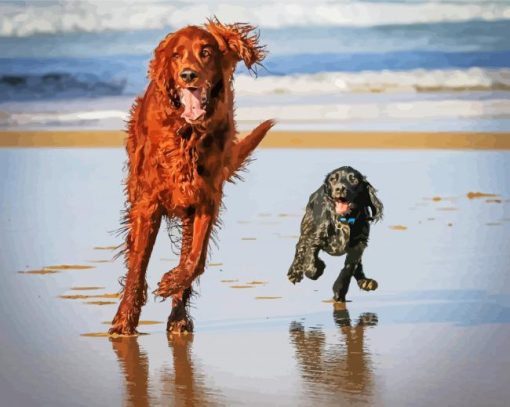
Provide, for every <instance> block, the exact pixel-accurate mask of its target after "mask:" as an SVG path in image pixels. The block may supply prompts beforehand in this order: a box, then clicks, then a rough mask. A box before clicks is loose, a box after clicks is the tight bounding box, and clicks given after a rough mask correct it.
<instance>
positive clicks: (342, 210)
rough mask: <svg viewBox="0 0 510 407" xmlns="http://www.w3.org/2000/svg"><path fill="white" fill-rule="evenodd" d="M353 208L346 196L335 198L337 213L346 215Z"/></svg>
mask: <svg viewBox="0 0 510 407" xmlns="http://www.w3.org/2000/svg"><path fill="white" fill-rule="evenodd" d="M350 210H351V205H350V203H349V202H348V201H347V200H346V199H345V198H336V199H335V212H336V214H337V215H345V214H346V213H348V212H349V211H350Z"/></svg>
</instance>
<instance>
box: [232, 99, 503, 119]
mask: <svg viewBox="0 0 510 407" xmlns="http://www.w3.org/2000/svg"><path fill="white" fill-rule="evenodd" d="M495 117H498V118H504V117H510V100H507V99H492V100H486V101H472V100H441V101H436V100H435V101H413V102H394V103H360V104H347V103H344V104H322V105H272V106H260V107H250V108H238V109H237V111H236V118H237V120H239V121H241V122H243V121H250V122H252V121H253V122H258V121H262V120H267V119H268V118H275V119H276V120H278V121H281V122H342V121H352V120H388V119H433V118H438V119H444V118H456V119H458V118H495Z"/></svg>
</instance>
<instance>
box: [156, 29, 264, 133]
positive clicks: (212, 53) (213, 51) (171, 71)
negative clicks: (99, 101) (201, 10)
mask: <svg viewBox="0 0 510 407" xmlns="http://www.w3.org/2000/svg"><path fill="white" fill-rule="evenodd" d="M253 30H254V27H252V26H250V25H247V24H232V25H223V24H221V23H220V22H219V21H218V20H216V19H215V20H209V21H208V23H207V24H206V26H205V28H201V27H196V26H189V27H186V28H183V29H181V30H179V31H176V32H175V33H172V34H169V35H168V36H167V37H166V38H165V39H164V40H163V41H161V43H160V44H159V45H158V47H157V48H156V50H155V51H154V58H153V59H152V61H151V63H150V67H149V78H150V79H151V80H152V81H154V82H155V83H156V85H157V87H158V89H159V90H160V91H161V92H164V93H165V94H166V95H168V98H169V100H170V103H171V105H172V106H173V107H174V108H176V109H179V108H181V107H182V108H183V112H182V114H181V117H183V118H184V119H185V120H186V121H187V122H188V123H191V124H194V123H198V122H200V121H202V120H203V119H204V118H205V117H206V116H207V115H208V114H209V113H210V112H211V110H212V107H211V106H212V103H211V102H212V101H213V100H214V99H215V98H217V97H218V96H219V95H220V94H221V92H222V91H223V89H224V87H225V86H228V83H229V82H230V80H231V79H232V75H233V73H234V70H235V67H236V65H237V62H239V61H241V60H242V61H244V63H245V64H246V67H247V68H248V69H253V67H254V65H255V64H258V63H260V62H261V61H262V59H263V58H264V56H265V52H264V49H263V47H261V46H259V45H258V36H257V35H256V34H252V32H253Z"/></svg>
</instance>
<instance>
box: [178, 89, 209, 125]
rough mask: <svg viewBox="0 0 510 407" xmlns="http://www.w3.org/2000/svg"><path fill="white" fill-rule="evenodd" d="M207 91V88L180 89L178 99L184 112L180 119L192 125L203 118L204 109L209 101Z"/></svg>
mask: <svg viewBox="0 0 510 407" xmlns="http://www.w3.org/2000/svg"><path fill="white" fill-rule="evenodd" d="M208 93H209V91H208V89H207V88H205V87H202V88H196V87H189V88H181V89H180V92H179V97H180V99H181V104H182V106H183V107H184V112H183V113H182V114H181V117H182V118H184V120H186V121H187V122H188V123H194V122H196V121H198V120H200V119H202V118H203V117H204V116H205V113H206V111H205V109H206V108H207V102H208V99H209V95H208Z"/></svg>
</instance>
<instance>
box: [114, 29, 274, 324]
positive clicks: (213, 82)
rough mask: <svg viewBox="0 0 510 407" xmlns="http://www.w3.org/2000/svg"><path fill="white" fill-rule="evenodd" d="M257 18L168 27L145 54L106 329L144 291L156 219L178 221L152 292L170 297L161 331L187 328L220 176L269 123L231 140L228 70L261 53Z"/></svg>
mask: <svg viewBox="0 0 510 407" xmlns="http://www.w3.org/2000/svg"><path fill="white" fill-rule="evenodd" d="M253 30H254V27H252V26H250V25H247V24H233V25H223V24H221V23H219V22H218V21H217V20H210V21H208V23H207V24H206V25H205V27H204V28H201V27H196V26H189V27H186V28H183V29H181V30H179V31H177V32H175V33H173V34H169V35H168V36H167V37H166V38H165V39H164V40H163V41H162V42H161V43H160V44H159V46H158V47H157V48H156V50H155V52H154V58H153V60H152V61H151V63H150V68H149V79H150V83H149V86H148V88H147V90H146V92H145V95H144V96H143V97H141V98H138V99H137V100H136V103H135V105H134V107H133V109H132V112H131V120H130V122H129V129H128V133H129V135H128V138H127V147H126V149H127V153H128V170H129V173H128V177H127V182H126V190H127V200H128V209H127V211H126V217H125V224H126V229H127V238H126V247H125V261H126V266H127V269H128V271H127V275H126V278H125V283H124V284H125V285H124V291H123V295H122V300H121V302H120V305H119V309H118V311H117V314H116V315H115V318H114V319H113V322H112V327H111V328H110V331H109V332H110V333H111V334H134V333H136V327H137V325H138V319H139V317H140V310H141V307H142V305H144V304H145V302H146V299H147V283H146V281H145V272H146V269H147V264H148V262H149V257H150V255H151V251H152V247H153V245H154V241H155V239H156V235H157V233H158V230H159V226H160V223H161V218H162V217H163V216H166V217H167V218H169V219H171V220H172V219H174V220H175V219H179V220H180V223H181V226H182V239H181V256H180V261H179V265H178V266H177V267H175V268H174V269H172V270H170V271H169V272H167V273H165V274H164V275H163V278H162V279H161V282H160V283H159V286H158V289H157V290H156V291H155V294H156V295H158V296H161V297H163V298H167V297H169V296H172V312H171V314H170V317H169V319H168V325H167V330H168V331H172V332H184V331H191V330H192V329H193V325H192V322H191V319H190V317H189V315H188V312H187V304H188V301H189V298H190V295H191V293H192V288H191V285H192V283H193V281H194V280H195V279H196V278H197V277H198V276H199V275H200V274H201V273H203V271H204V266H205V262H206V257H207V247H208V243H209V238H210V235H211V231H212V229H213V227H214V225H215V222H216V221H217V217H218V211H219V208H220V205H221V199H222V189H223V184H224V182H225V181H228V180H231V179H232V178H233V177H235V175H236V171H238V170H239V169H240V168H241V167H242V166H243V163H245V160H246V158H247V157H248V156H249V154H250V153H251V152H252V151H253V149H254V148H255V147H257V145H258V144H259V143H260V141H261V140H262V139H263V138H264V136H265V135H266V133H267V131H268V130H269V129H270V128H271V127H272V126H273V125H274V122H273V121H272V120H268V121H265V122H263V123H262V124H260V125H259V126H258V127H257V128H255V129H254V130H253V131H252V132H251V133H250V134H249V135H247V136H246V137H244V138H243V139H238V138H237V136H236V134H237V132H236V128H235V122H234V107H233V99H234V93H233V89H232V79H233V74H234V70H235V67H236V65H237V63H238V62H239V61H243V62H244V63H245V65H246V66H247V67H248V69H252V68H253V67H254V66H255V65H256V64H258V63H260V62H261V61H262V59H263V58H264V56H265V52H264V48H263V47H261V46H259V45H258V36H257V35H255V34H253Z"/></svg>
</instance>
